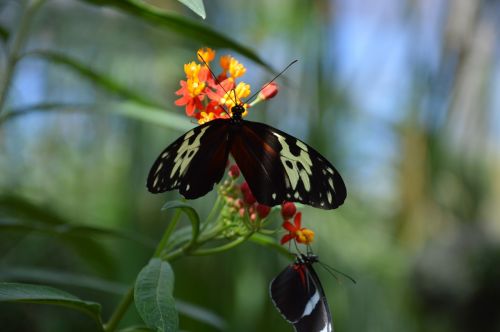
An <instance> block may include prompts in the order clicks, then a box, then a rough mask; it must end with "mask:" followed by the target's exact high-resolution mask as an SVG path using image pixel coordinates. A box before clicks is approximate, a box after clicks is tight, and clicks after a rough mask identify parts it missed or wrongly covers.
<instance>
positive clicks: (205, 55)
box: [196, 47, 215, 63]
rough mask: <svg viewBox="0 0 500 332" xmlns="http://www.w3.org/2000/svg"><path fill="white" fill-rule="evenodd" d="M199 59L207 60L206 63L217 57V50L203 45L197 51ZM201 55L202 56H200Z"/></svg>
mask: <svg viewBox="0 0 500 332" xmlns="http://www.w3.org/2000/svg"><path fill="white" fill-rule="evenodd" d="M196 54H197V57H198V60H200V61H202V62H203V60H205V62H206V63H210V61H212V60H213V59H214V58H215V51H214V50H212V49H211V48H209V47H203V48H200V49H199V50H198V52H197V53H196ZM200 56H201V58H200Z"/></svg>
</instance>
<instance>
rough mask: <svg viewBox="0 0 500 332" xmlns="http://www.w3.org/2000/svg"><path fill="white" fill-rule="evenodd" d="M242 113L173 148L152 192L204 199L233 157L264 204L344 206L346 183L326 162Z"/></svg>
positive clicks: (158, 165)
mask: <svg viewBox="0 0 500 332" xmlns="http://www.w3.org/2000/svg"><path fill="white" fill-rule="evenodd" d="M244 111H245V108H244V107H243V104H242V103H241V104H237V105H235V106H233V107H232V109H231V117H230V118H228V119H215V120H212V121H209V122H207V123H205V124H203V125H200V126H198V127H196V128H194V129H192V130H190V131H188V132H187V133H185V134H184V135H182V136H181V137H179V138H178V139H177V140H176V141H175V142H173V143H172V144H170V145H169V146H168V147H167V148H166V149H165V150H164V151H163V152H162V153H161V154H160V156H159V157H158V158H157V159H156V161H155V162H154V164H153V166H152V167H151V170H150V172H149V176H148V180H147V187H148V190H149V191H150V192H152V193H162V192H165V191H169V190H174V189H178V190H179V192H180V193H181V194H182V195H183V196H184V197H185V198H187V199H195V198H198V197H201V196H204V195H205V194H207V193H208V192H209V191H211V190H212V188H213V186H214V184H216V183H219V182H220V180H221V179H222V177H223V175H224V171H225V168H226V165H227V160H228V157H229V154H231V155H232V156H233V158H234V160H235V161H236V164H237V165H238V167H239V168H240V170H241V173H242V174H243V177H244V178H245V180H246V181H247V182H248V185H249V187H250V189H251V191H252V193H253V195H254V196H255V198H256V200H257V201H258V202H259V203H260V204H265V205H268V206H274V205H279V204H282V203H283V202H284V201H290V202H299V203H303V204H307V205H311V206H313V207H318V208H322V209H335V208H337V207H338V206H340V205H341V204H342V203H343V202H344V200H345V198H346V195H347V192H346V187H345V184H344V181H343V180H342V178H341V176H340V174H339V172H338V171H337V170H336V169H335V167H333V166H332V164H331V163H330V162H329V161H328V160H326V158H325V157H323V156H322V155H321V154H319V153H318V152H317V151H316V150H314V149H313V148H311V147H310V146H308V145H307V144H306V143H304V142H302V141H301V140H299V139H297V138H295V137H293V136H290V135H288V134H286V133H284V132H282V131H280V130H278V129H276V128H273V127H271V126H268V125H266V124H263V123H259V122H252V121H247V120H243V118H242V114H243V112H244Z"/></svg>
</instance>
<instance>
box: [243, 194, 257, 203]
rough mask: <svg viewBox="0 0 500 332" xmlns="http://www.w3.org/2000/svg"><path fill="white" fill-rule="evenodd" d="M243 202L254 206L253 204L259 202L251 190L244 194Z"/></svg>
mask: <svg viewBox="0 0 500 332" xmlns="http://www.w3.org/2000/svg"><path fill="white" fill-rule="evenodd" d="M243 200H244V201H245V203H247V204H248V205H252V204H253V203H255V202H256V201H257V200H256V199H255V197H254V196H253V194H252V192H251V191H250V190H249V191H248V192H246V193H244V194H243Z"/></svg>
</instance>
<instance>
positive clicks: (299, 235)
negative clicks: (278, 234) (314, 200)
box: [281, 212, 314, 244]
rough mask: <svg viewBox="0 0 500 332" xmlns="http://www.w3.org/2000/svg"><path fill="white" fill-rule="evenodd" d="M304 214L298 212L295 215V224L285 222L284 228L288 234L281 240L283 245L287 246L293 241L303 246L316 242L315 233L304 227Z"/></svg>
mask: <svg viewBox="0 0 500 332" xmlns="http://www.w3.org/2000/svg"><path fill="white" fill-rule="evenodd" d="M301 224H302V213H301V212H298V213H297V214H296V215H295V218H294V220H293V224H292V223H291V222H290V221H288V220H286V221H285V222H283V228H284V229H286V230H287V231H288V234H285V235H284V236H283V237H282V238H281V244H285V243H287V242H289V241H291V240H295V241H297V242H298V243H302V244H310V243H312V242H313V241H314V232H313V231H312V230H310V229H308V228H305V227H302V225H301Z"/></svg>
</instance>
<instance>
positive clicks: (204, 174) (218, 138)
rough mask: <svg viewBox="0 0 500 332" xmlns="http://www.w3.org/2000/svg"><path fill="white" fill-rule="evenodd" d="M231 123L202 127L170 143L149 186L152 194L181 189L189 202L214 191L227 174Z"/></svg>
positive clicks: (150, 175)
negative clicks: (225, 173) (225, 172)
mask: <svg viewBox="0 0 500 332" xmlns="http://www.w3.org/2000/svg"><path fill="white" fill-rule="evenodd" d="M228 125H229V122H228V121H227V120H222V119H218V120H213V121H210V122H207V123H205V124H203V125H201V126H198V127H196V128H194V129H192V130H190V131H188V132H187V133H185V134H184V135H182V136H181V137H179V138H178V139H177V140H176V141H175V142H173V143H172V144H170V145H169V146H168V147H167V148H166V149H165V150H164V151H163V152H162V153H161V154H160V156H159V157H158V159H157V160H156V161H155V162H154V164H153V166H152V167H151V170H150V172H149V176H148V180H147V187H148V190H149V191H150V192H152V193H161V192H164V191H168V190H173V189H179V192H180V193H181V194H182V195H183V196H184V197H185V198H188V199H194V198H198V197H201V196H203V195H205V194H206V193H208V192H209V191H210V190H212V188H213V186H214V184H216V183H218V182H219V181H220V180H221V179H222V176H223V175H224V171H225V166H226V163H227V158H228V154H229V137H228V133H229V130H228V128H227V126H228Z"/></svg>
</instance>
